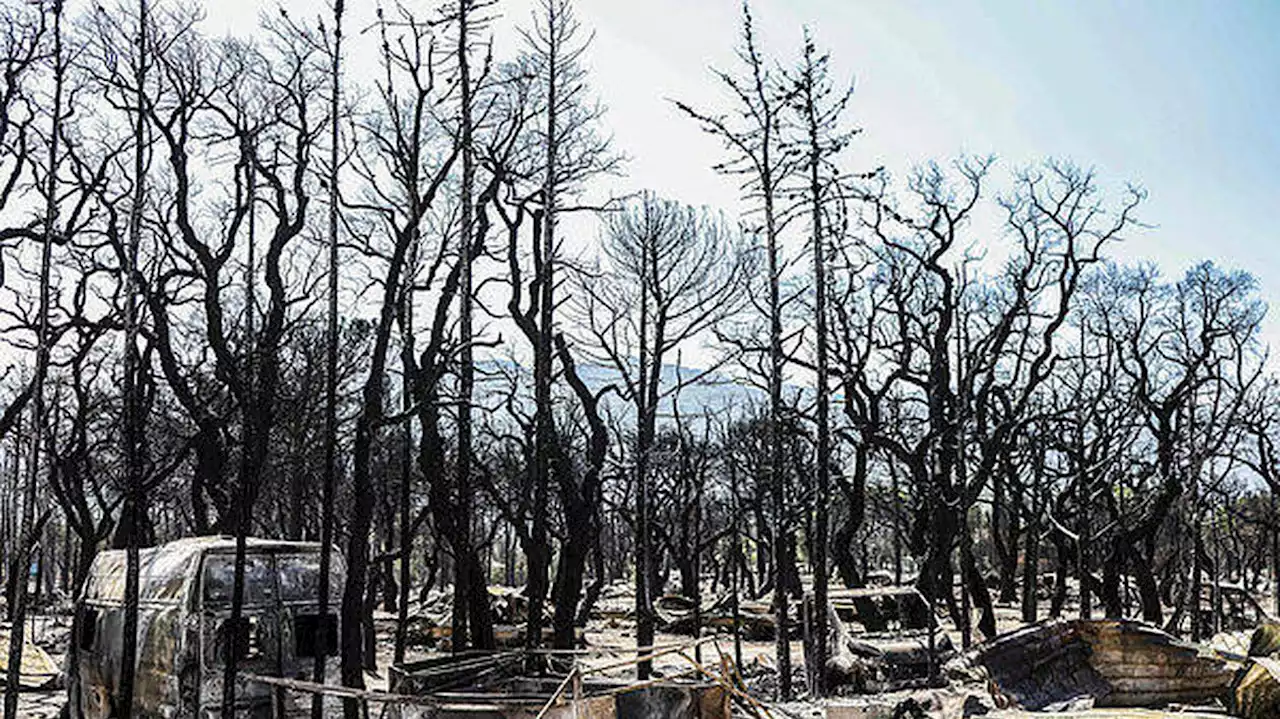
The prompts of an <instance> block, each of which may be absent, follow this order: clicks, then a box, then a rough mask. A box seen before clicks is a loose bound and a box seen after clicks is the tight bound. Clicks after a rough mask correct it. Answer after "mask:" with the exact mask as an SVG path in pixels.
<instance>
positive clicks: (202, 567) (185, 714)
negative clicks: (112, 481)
mask: <svg viewBox="0 0 1280 719" xmlns="http://www.w3.org/2000/svg"><path fill="white" fill-rule="evenodd" d="M332 557H333V571H332V574H331V579H330V584H329V586H330V601H329V607H330V609H329V611H328V612H327V616H326V619H325V620H324V621H323V624H322V621H321V618H320V616H319V604H320V602H319V578H320V545H319V544H313V543H304V542H282V541H273V540H262V539H250V540H248V544H247V553H246V557H245V583H244V587H245V591H244V609H243V611H242V618H241V621H240V622H239V623H238V625H237V627H236V628H235V630H234V631H233V630H232V627H231V626H230V619H231V594H232V587H233V581H234V576H235V575H234V569H235V540H234V539H233V538H231V537H197V538H192V539H183V540H179V541H176V542H171V543H169V544H165V545H163V546H160V547H155V548H153V549H144V550H142V551H141V552H140V571H139V591H138V594H139V602H138V605H139V609H138V660H137V661H138V664H137V674H136V679H135V683H134V705H133V709H134V716H135V717H137V718H138V719H142V718H144V717H165V718H166V719H210V718H211V717H219V716H221V712H220V707H221V703H222V673H223V668H224V663H225V661H226V656H227V655H226V651H227V650H228V647H229V646H230V648H231V649H232V650H233V651H235V652H237V655H238V658H239V668H240V671H241V673H242V674H259V675H269V676H284V677H292V678H310V677H311V672H312V668H313V666H314V661H315V660H314V657H315V654H316V649H317V639H318V636H319V635H320V633H321V631H320V630H321V628H322V626H323V627H325V628H326V629H327V632H326V635H327V641H326V642H325V644H326V645H327V648H328V649H327V652H326V655H327V656H329V657H334V655H335V654H336V653H337V652H336V649H337V636H338V620H337V614H338V607H339V606H341V603H342V585H343V574H344V568H343V563H342V556H341V555H340V554H339V553H338V552H336V551H335V552H333V554H332ZM124 584H125V553H124V552H123V551H111V552H102V553H101V554H99V555H98V556H97V558H96V559H95V560H94V563H93V567H92V569H91V570H90V572H89V577H88V580H87V581H86V582H85V587H84V593H83V595H82V596H81V597H80V599H79V601H78V602H77V605H76V615H75V624H74V627H73V633H72V641H74V642H75V646H74V647H72V648H71V651H69V652H68V654H67V656H68V662H69V666H68V671H67V679H68V681H67V687H68V689H67V691H68V707H69V709H70V715H71V717H72V718H73V719H79V718H81V717H83V718H85V719H100V718H105V717H109V716H114V714H113V713H112V703H113V702H114V701H115V693H116V689H117V684H118V682H119V678H120V648H121V642H122V634H123V633H122V627H123V624H124ZM229 638H230V639H232V640H233V641H228V639H229ZM329 661H330V663H331V665H332V667H331V671H332V668H336V666H337V660H336V659H330V660H329ZM326 673H329V672H326ZM295 703H297V704H298V706H294V704H295ZM303 703H305V704H306V706H303V705H302V704H303ZM236 704H237V711H236V716H237V717H252V718H253V719H268V718H270V717H278V716H285V715H292V714H293V713H295V712H298V713H299V714H306V711H307V708H308V707H309V706H310V703H309V699H298V698H296V697H294V698H290V697H286V696H284V695H283V693H282V692H279V691H278V690H274V689H272V688H271V687H269V686H266V685H264V684H261V683H257V682H252V681H241V682H240V683H239V684H238V685H237V687H236Z"/></svg>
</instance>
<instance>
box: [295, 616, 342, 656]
mask: <svg viewBox="0 0 1280 719" xmlns="http://www.w3.org/2000/svg"><path fill="white" fill-rule="evenodd" d="M321 630H323V631H324V646H325V651H324V653H325V656H330V657H331V656H334V655H335V654H337V653H338V620H337V617H335V616H334V615H333V614H326V615H324V621H323V622H322V621H321V618H320V615H319V614H299V615H297V616H295V617H294V618H293V655H294V656H295V657H298V658H299V659H301V658H304V657H314V656H315V655H316V649H317V648H318V647H319V646H320V643H319V640H320V632H321Z"/></svg>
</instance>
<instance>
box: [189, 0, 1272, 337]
mask: <svg viewBox="0 0 1280 719" xmlns="http://www.w3.org/2000/svg"><path fill="white" fill-rule="evenodd" d="M278 4H279V3H276V2H271V1H269V0H268V1H259V0H210V1H209V4H208V15H209V17H208V23H207V26H206V27H207V29H208V31H210V32H211V33H214V34H217V33H220V32H223V31H227V30H232V31H236V32H242V31H246V30H251V29H252V27H253V24H254V22H255V18H256V16H257V15H258V14H259V13H260V12H264V11H274V8H275V7H276V6H277V5H278ZM284 4H285V5H286V6H287V7H289V8H290V12H291V14H293V15H294V16H295V17H297V18H299V19H301V18H303V17H306V16H307V15H308V14H311V15H312V16H313V17H314V16H316V15H318V14H319V13H325V14H326V15H327V14H328V10H327V3H323V2H318V1H316V0H311V1H306V0H288V1H287V2H285V3H284ZM348 5H349V6H350V7H351V12H352V15H351V16H350V18H349V20H350V22H349V25H348V27H350V28H354V29H358V28H361V27H365V26H367V25H368V24H369V22H370V21H371V20H372V18H373V8H374V7H375V3H373V2H370V0H363V1H361V0H348ZM410 5H411V6H412V7H421V8H422V9H423V11H424V12H425V11H426V10H427V9H429V8H431V7H434V4H433V3H431V2H429V1H428V0H424V1H423V2H421V3H418V4H415V3H413V2H410ZM752 5H753V10H754V13H755V15H756V16H757V24H758V27H759V30H760V36H761V38H762V42H763V45H764V46H765V48H766V50H767V51H768V52H770V53H771V54H773V55H774V56H776V57H779V58H784V59H789V58H791V57H794V56H795V53H796V52H797V51H798V50H799V47H800V42H801V29H802V27H803V26H804V25H808V26H809V27H810V28H811V29H812V30H813V32H814V34H815V37H816V39H817V41H818V43H819V45H820V46H822V47H825V48H828V49H830V50H831V52H832V55H833V64H834V67H835V69H836V71H837V73H838V74H839V75H840V76H843V77H846V78H850V79H856V83H857V92H856V96H855V100H854V103H853V106H852V117H853V118H854V119H855V120H856V122H857V124H858V125H859V126H861V127H862V128H863V130H864V134H863V135H862V136H861V137H860V138H859V140H858V141H857V142H856V144H855V146H854V149H853V151H852V153H851V154H850V163H851V164H854V165H859V164H861V165H862V166H864V167H867V168H870V167H875V166H878V165H885V166H887V167H888V168H889V169H890V170H891V171H893V172H895V173H896V174H898V175H902V174H904V173H905V172H906V171H907V170H908V169H909V168H910V166H911V165H912V164H914V163H918V162H921V161H924V160H928V159H930V158H938V159H942V160H945V159H947V158H951V157H954V156H955V155H957V154H958V153H960V152H970V153H976V154H988V153H994V154H995V155H997V156H998V157H999V158H1001V160H1002V162H1003V163H1005V164H1006V165H1017V164H1022V163H1026V162H1030V161H1034V160H1036V159H1038V158H1043V157H1046V156H1055V157H1060V158H1068V159H1071V160H1074V161H1076V162H1077V163H1079V164H1082V165H1086V166H1094V167H1096V168H1097V169H1098V171H1099V174H1100V176H1101V177H1102V178H1103V179H1104V180H1105V181H1106V183H1108V184H1109V185H1110V186H1112V187H1118V186H1119V185H1120V183H1122V182H1124V181H1132V182H1135V183H1137V184H1140V185H1142V186H1144V187H1145V188H1146V189H1147V190H1148V191H1149V193H1150V198H1149V200H1148V202H1147V203H1146V205H1145V206H1144V209H1143V210H1142V213H1141V218H1142V219H1143V220H1144V221H1146V222H1148V223H1151V224H1153V225H1156V227H1155V228H1154V229H1151V230H1149V231H1146V232H1143V233H1139V234H1135V235H1134V236H1133V237H1132V238H1131V239H1130V240H1129V241H1128V242H1127V243H1126V244H1125V245H1124V246H1123V247H1119V248H1114V249H1113V256H1116V257H1117V258H1120V259H1132V260H1136V259H1150V260H1153V261H1155V262H1157V263H1158V264H1159V265H1160V266H1161V267H1162V268H1163V270H1164V271H1165V273H1166V274H1167V275H1169V276H1175V275H1179V274H1181V272H1182V271H1183V270H1184V269H1185V268H1186V267H1187V266H1188V265H1190V264H1191V263H1193V262H1195V261H1198V260H1200V259H1212V260H1214V261H1215V262H1218V263H1219V264H1222V265H1225V266H1230V267H1241V268H1244V269H1248V270H1250V271H1251V272H1253V273H1254V274H1255V275H1256V276H1257V277H1258V279H1259V281H1260V283H1261V285H1262V288H1263V295H1264V298H1265V299H1267V300H1268V301H1269V302H1271V303H1272V304H1276V303H1280V253H1277V251H1276V250H1275V249H1274V248H1275V246H1276V245H1275V241H1274V234H1275V231H1274V229H1273V226H1274V222H1273V221H1272V218H1270V216H1269V212H1270V211H1271V210H1272V209H1273V208H1274V207H1277V206H1280V176H1278V175H1277V173H1276V170H1277V169H1280V130H1278V129H1277V127H1280V126H1278V125H1277V122H1278V120H1280V45H1278V44H1277V43H1276V42H1275V38H1277V37H1280V3H1274V2H1264V1H1263V0H1257V1H1255V2H1245V1H1243V0H1239V1H1237V0H1220V1H1212V0H1144V1H1120V0H1117V1H1115V2H1104V1H1103V0H1076V1H1071V2H1068V1H1067V0H1053V1H1049V0H1043V1H1038V2H1037V1H1033V0H993V1H988V2H977V0H945V1H942V0H937V1H935V2H926V1H924V0H895V1H890V0H883V1H880V0H875V1H872V0H857V1H855V0H756V1H755V2H753V4H752ZM529 6H530V3H529V0H503V3H502V4H501V5H500V7H501V8H502V12H504V14H505V16H506V19H505V21H506V22H519V23H524V22H525V21H526V19H527V18H528V13H529V10H528V9H529ZM576 7H577V10H578V14H579V16H580V19H581V21H582V24H583V25H584V27H585V28H587V29H589V30H594V31H595V33H596V36H595V43H594V45H593V47H592V49H591V52H590V53H589V55H588V63H589V65H590V68H591V72H592V75H591V81H592V83H593V85H594V87H595V89H596V91H597V92H598V93H599V96H600V97H601V99H602V100H603V102H604V103H605V105H606V106H607V107H608V109H609V113H608V116H607V125H608V127H609V129H610V130H611V131H612V132H613V134H614V138H615V141H616V145H617V148H618V149H619V150H620V151H622V152H624V153H625V154H627V155H628V156H629V157H630V158H631V160H630V162H629V163H628V176H627V177H626V178H624V179H623V180H621V181H620V183H619V189H624V190H629V189H643V188H652V189H655V190H657V191H659V192H661V193H663V194H665V195H667V196H670V197H672V198H674V199H679V200H682V201H684V202H688V203H691V204H710V205H714V206H719V207H723V208H725V209H727V210H730V211H733V210H734V209H735V208H736V191H735V188H734V185H733V182H732V181H731V180H730V179H727V178H722V177H718V176H716V175H715V174H714V173H713V172H712V171H711V169H710V166H711V164H712V163H713V162H715V161H717V160H718V159H721V155H720V148H719V146H718V144H717V142H716V141H715V140H713V139H712V138H710V137H707V136H704V135H703V134H702V133H701V132H700V131H699V130H698V129H697V128H696V127H695V126H694V125H693V124H692V123H690V122H689V121H688V120H686V119H684V118H682V117H681V116H679V115H678V114H677V113H676V111H675V110H674V109H673V108H672V106H671V105H670V103H669V102H668V101H667V98H680V99H682V100H686V101H690V102H692V103H693V104H696V105H700V106H703V107H709V108H715V107H724V106H725V105H724V103H725V98H724V96H723V94H721V92H720V90H719V88H718V87H717V86H716V85H715V83H714V82H713V80H712V78H711V77H710V74H709V73H708V72H707V68H708V66H710V65H713V64H714V65H717V66H727V65H729V63H730V62H731V54H730V53H731V49H732V46H733V44H734V43H735V42H736V40H737V32H738V28H737V23H738V17H739V12H740V4H739V3H738V2H737V1H736V0H646V1H644V2H631V1H626V0H579V1H578V3H577V5H576ZM365 39H366V40H368V39H370V38H368V37H366V38H365ZM353 42H354V43H357V44H358V43H359V42H361V40H360V39H359V38H356V39H355V40H354V41H353ZM517 45H518V41H517V39H516V38H515V37H513V36H512V35H511V34H510V33H509V32H508V31H505V30H503V29H502V28H499V35H498V38H497V48H496V54H498V55H499V56H503V55H508V54H510V53H514V52H515V51H516V49H517ZM373 56H374V54H373V53H370V52H360V51H359V50H356V51H354V52H353V53H352V55H351V60H350V64H349V67H350V68H351V71H352V72H353V73H355V75H356V76H359V75H360V73H361V71H360V64H361V63H371V58H372V57H373ZM370 69H372V66H371V65H370ZM1272 314H1273V316H1272V317H1271V318H1269V320H1268V333H1267V334H1268V337H1269V339H1271V341H1272V344H1276V345H1280V342H1277V340H1280V331H1277V328H1280V320H1278V319H1277V316H1280V311H1278V312H1273V313H1272Z"/></svg>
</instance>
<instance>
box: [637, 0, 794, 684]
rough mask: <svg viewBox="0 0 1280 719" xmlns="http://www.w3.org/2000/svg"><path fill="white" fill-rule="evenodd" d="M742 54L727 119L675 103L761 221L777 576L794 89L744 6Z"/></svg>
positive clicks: (783, 610) (783, 597)
mask: <svg viewBox="0 0 1280 719" xmlns="http://www.w3.org/2000/svg"><path fill="white" fill-rule="evenodd" d="M737 56H738V60H739V61H740V62H741V64H742V74H741V75H733V74H731V73H729V72H726V71H722V70H714V71H713V72H714V73H715V75H716V77H717V79H719V80H720V82H721V83H722V84H723V85H724V86H725V87H726V89H727V90H728V92H729V95H730V97H731V98H732V100H733V103H734V107H733V109H732V111H731V112H730V113H729V114H728V115H725V114H717V113H708V112H705V111H702V110H698V109H695V108H694V107H692V106H691V105H688V104H686V103H684V102H679V101H677V102H676V106H677V107H678V108H679V109H680V110H682V111H683V112H684V113H685V114H686V115H688V116H689V117H690V118H692V119H693V120H695V121H696V122H697V123H698V124H699V125H700V126H701V127H702V129H703V130H704V131H706V132H708V133H710V134H712V135H714V136H715V137H717V138H719V139H720V141H721V142H722V143H723V144H724V147H725V150H726V151H727V152H728V153H729V159H727V160H725V161H724V162H721V163H719V164H717V165H716V166H715V169H716V170H717V171H719V172H722V173H725V174H728V175H734V176H739V177H742V178H743V188H744V192H745V199H746V200H747V201H748V202H749V203H751V212H752V213H753V214H754V215H757V216H758V217H759V218H760V220H761V223H762V224H761V225H760V226H759V227H757V228H756V233H757V235H758V236H759V237H760V239H761V241H762V242H763V245H764V254H765V263H766V267H767V271H766V281H767V284H768V302H767V305H766V307H765V314H766V317H767V323H768V337H769V339H768V348H769V349H768V386H769V392H768V394H769V413H768V435H769V441H768V444H769V447H768V454H769V464H768V477H769V482H770V484H771V492H772V494H771V498H772V514H773V525H774V526H773V551H774V554H775V558H774V570H775V572H779V571H781V567H782V566H784V565H785V564H786V563H787V561H788V558H787V556H786V551H787V549H786V547H787V545H788V542H787V541H784V539H783V537H784V536H785V535H787V534H789V533H790V532H791V528H790V527H787V526H784V524H786V521H785V510H786V506H785V504H786V503H785V501H784V494H785V491H784V486H783V485H784V483H785V474H784V471H783V427H782V422H783V417H782V414H783V405H782V375H783V371H784V369H785V368H784V364H785V357H784V354H783V347H782V294H781V284H782V268H783V260H782V256H781V252H782V249H781V246H780V244H781V234H782V230H783V227H784V225H785V224H786V221H785V219H786V218H785V217H784V216H783V214H784V213H783V212H782V208H781V207H780V204H779V203H780V201H781V199H782V191H783V186H784V184H785V182H786V179H787V177H788V175H789V174H790V173H791V172H792V171H793V170H794V162H793V161H792V158H789V157H788V156H787V154H786V153H785V151H784V148H783V140H784V137H783V125H784V122H785V121H786V118H785V115H786V110H787V105H788V103H789V102H790V101H791V98H792V96H793V94H794V90H793V89H792V88H789V87H787V86H785V84H783V83H781V82H779V78H778V77H777V76H776V73H775V72H774V71H773V69H772V67H771V66H770V64H769V61H768V60H767V59H766V58H765V56H764V55H763V54H762V52H761V49H760V46H759V43H758V39H757V36H756V31H755V26H754V25H753V23H752V17H751V8H750V6H749V4H748V3H747V2H743V4H742V30H741V39H740V44H739V45H738V47H737ZM777 579H778V581H775V583H774V587H775V592H774V609H775V611H776V614H777V617H776V622H777V627H778V631H777V662H778V672H779V682H778V695H779V697H780V698H782V699H784V700H785V699H790V697H791V651H790V642H789V639H788V635H787V630H786V627H787V626H788V621H789V620H788V616H789V614H790V609H789V597H788V596H787V592H786V591H785V589H784V587H785V584H784V583H783V582H782V581H780V580H781V577H778V578H777ZM638 635H639V631H637V636H638Z"/></svg>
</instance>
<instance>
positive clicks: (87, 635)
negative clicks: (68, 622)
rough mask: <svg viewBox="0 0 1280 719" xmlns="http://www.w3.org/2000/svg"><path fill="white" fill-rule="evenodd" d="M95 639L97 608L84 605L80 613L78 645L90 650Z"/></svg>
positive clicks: (96, 636) (87, 650) (96, 637)
mask: <svg viewBox="0 0 1280 719" xmlns="http://www.w3.org/2000/svg"><path fill="white" fill-rule="evenodd" d="M97 640H98V610H97V609H94V608H92V607H85V609H84V612H83V613H82V614H81V615H80V637H79V646H80V648H81V649H83V650H84V651H86V652H91V651H93V645H94V643H95V642H97Z"/></svg>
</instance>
